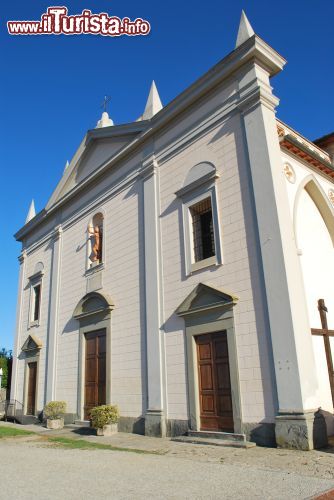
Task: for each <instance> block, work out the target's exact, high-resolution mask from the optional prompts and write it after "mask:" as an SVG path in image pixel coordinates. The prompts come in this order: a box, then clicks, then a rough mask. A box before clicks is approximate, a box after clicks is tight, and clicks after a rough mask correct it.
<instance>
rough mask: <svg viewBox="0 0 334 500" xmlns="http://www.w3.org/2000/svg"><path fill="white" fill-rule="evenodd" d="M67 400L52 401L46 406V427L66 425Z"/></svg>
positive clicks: (55, 427) (53, 427)
mask: <svg viewBox="0 0 334 500" xmlns="http://www.w3.org/2000/svg"><path fill="white" fill-rule="evenodd" d="M65 411H66V403H65V401H50V402H49V403H47V404H46V405H45V406H44V416H45V417H46V427H47V428H48V429H62V428H63V427H64V413H65Z"/></svg>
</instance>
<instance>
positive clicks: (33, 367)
mask: <svg viewBox="0 0 334 500" xmlns="http://www.w3.org/2000/svg"><path fill="white" fill-rule="evenodd" d="M36 382H37V362H36V361H34V362H32V363H28V398H27V415H35V413H36Z"/></svg>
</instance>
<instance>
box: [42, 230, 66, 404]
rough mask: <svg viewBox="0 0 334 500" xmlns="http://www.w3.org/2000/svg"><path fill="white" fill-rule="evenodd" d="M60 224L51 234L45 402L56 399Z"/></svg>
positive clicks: (61, 231)
mask: <svg viewBox="0 0 334 500" xmlns="http://www.w3.org/2000/svg"><path fill="white" fill-rule="evenodd" d="M62 233H63V230H62V228H61V226H60V225H59V226H57V227H56V228H55V230H54V234H53V249H52V265H51V281H50V310H49V323H48V340H47V360H46V363H47V373H46V402H48V401H53V400H55V399H56V363H57V345H58V333H59V332H58V306H59V287H60V268H61V246H62Z"/></svg>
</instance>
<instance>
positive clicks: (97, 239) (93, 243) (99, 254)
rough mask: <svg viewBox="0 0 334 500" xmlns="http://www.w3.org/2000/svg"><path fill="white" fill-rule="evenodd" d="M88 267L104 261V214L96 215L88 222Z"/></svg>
mask: <svg viewBox="0 0 334 500" xmlns="http://www.w3.org/2000/svg"><path fill="white" fill-rule="evenodd" d="M87 233H88V267H94V266H96V265H98V264H102V262H103V215H102V214H101V213H100V212H99V213H97V214H95V215H94V217H93V218H92V219H91V221H90V223H89V224H88V228H87Z"/></svg>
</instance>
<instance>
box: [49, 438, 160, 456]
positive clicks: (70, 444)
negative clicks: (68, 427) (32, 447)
mask: <svg viewBox="0 0 334 500" xmlns="http://www.w3.org/2000/svg"><path fill="white" fill-rule="evenodd" d="M48 440H49V441H51V442H52V443H55V444H58V445H60V446H63V447H64V448H71V449H75V450H109V451H127V452H130V453H138V454H141V455H163V454H164V452H159V451H148V450H139V449H137V448H120V447H119V446H113V445H110V444H103V443H95V442H92V441H86V440H85V439H71V438H65V437H48Z"/></svg>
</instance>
